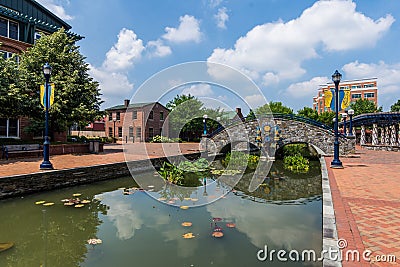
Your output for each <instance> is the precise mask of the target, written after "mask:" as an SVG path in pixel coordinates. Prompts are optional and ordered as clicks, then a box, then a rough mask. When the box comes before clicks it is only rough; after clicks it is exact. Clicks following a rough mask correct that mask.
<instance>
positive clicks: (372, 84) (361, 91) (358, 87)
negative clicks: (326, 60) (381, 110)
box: [313, 78, 378, 114]
mask: <svg viewBox="0 0 400 267" xmlns="http://www.w3.org/2000/svg"><path fill="white" fill-rule="evenodd" d="M334 89H335V84H334V83H333V82H332V83H327V84H323V85H320V87H319V88H318V94H317V96H314V97H313V109H314V110H316V111H318V114H320V113H322V112H325V111H332V107H333V103H334V102H333V101H334V94H333V93H332V92H333V91H334ZM332 90H333V91H332ZM346 97H348V100H349V103H347V100H345V101H344V102H343V99H346ZM358 99H368V100H370V101H372V102H373V103H374V104H375V106H378V85H377V78H371V79H361V80H351V81H342V82H340V84H339V112H343V111H344V110H347V109H349V105H350V104H351V103H354V102H356V101H357V100H358ZM345 102H346V103H345ZM342 103H343V105H342ZM343 107H346V108H343Z"/></svg>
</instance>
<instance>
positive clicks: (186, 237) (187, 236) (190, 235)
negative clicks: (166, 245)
mask: <svg viewBox="0 0 400 267" xmlns="http://www.w3.org/2000/svg"><path fill="white" fill-rule="evenodd" d="M182 237H183V238H185V239H191V238H195V237H196V236H194V235H193V233H186V234H183V235H182Z"/></svg>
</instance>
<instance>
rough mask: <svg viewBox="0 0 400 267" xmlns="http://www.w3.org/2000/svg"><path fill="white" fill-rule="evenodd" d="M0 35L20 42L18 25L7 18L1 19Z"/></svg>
mask: <svg viewBox="0 0 400 267" xmlns="http://www.w3.org/2000/svg"><path fill="white" fill-rule="evenodd" d="M0 35H1V36H4V37H8V38H11V39H14V40H19V38H18V36H19V25H18V23H16V22H14V21H10V20H8V19H5V18H0Z"/></svg>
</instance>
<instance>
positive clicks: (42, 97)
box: [40, 83, 54, 108]
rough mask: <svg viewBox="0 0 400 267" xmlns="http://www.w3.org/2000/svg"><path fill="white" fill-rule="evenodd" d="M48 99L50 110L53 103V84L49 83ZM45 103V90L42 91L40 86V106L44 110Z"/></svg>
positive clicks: (42, 88)
mask: <svg viewBox="0 0 400 267" xmlns="http://www.w3.org/2000/svg"><path fill="white" fill-rule="evenodd" d="M48 91H49V94H50V95H49V97H50V98H49V99H50V102H49V108H51V106H52V105H53V103H54V83H49V90H48ZM45 103H46V90H44V85H43V84H42V85H41V86H40V104H41V105H42V106H43V107H44V108H46V105H45Z"/></svg>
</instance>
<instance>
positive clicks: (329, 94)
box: [324, 89, 333, 108]
mask: <svg viewBox="0 0 400 267" xmlns="http://www.w3.org/2000/svg"><path fill="white" fill-rule="evenodd" d="M324 96H325V107H328V108H329V107H330V106H331V103H332V98H333V94H332V92H331V90H330V89H327V90H324Z"/></svg>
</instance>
